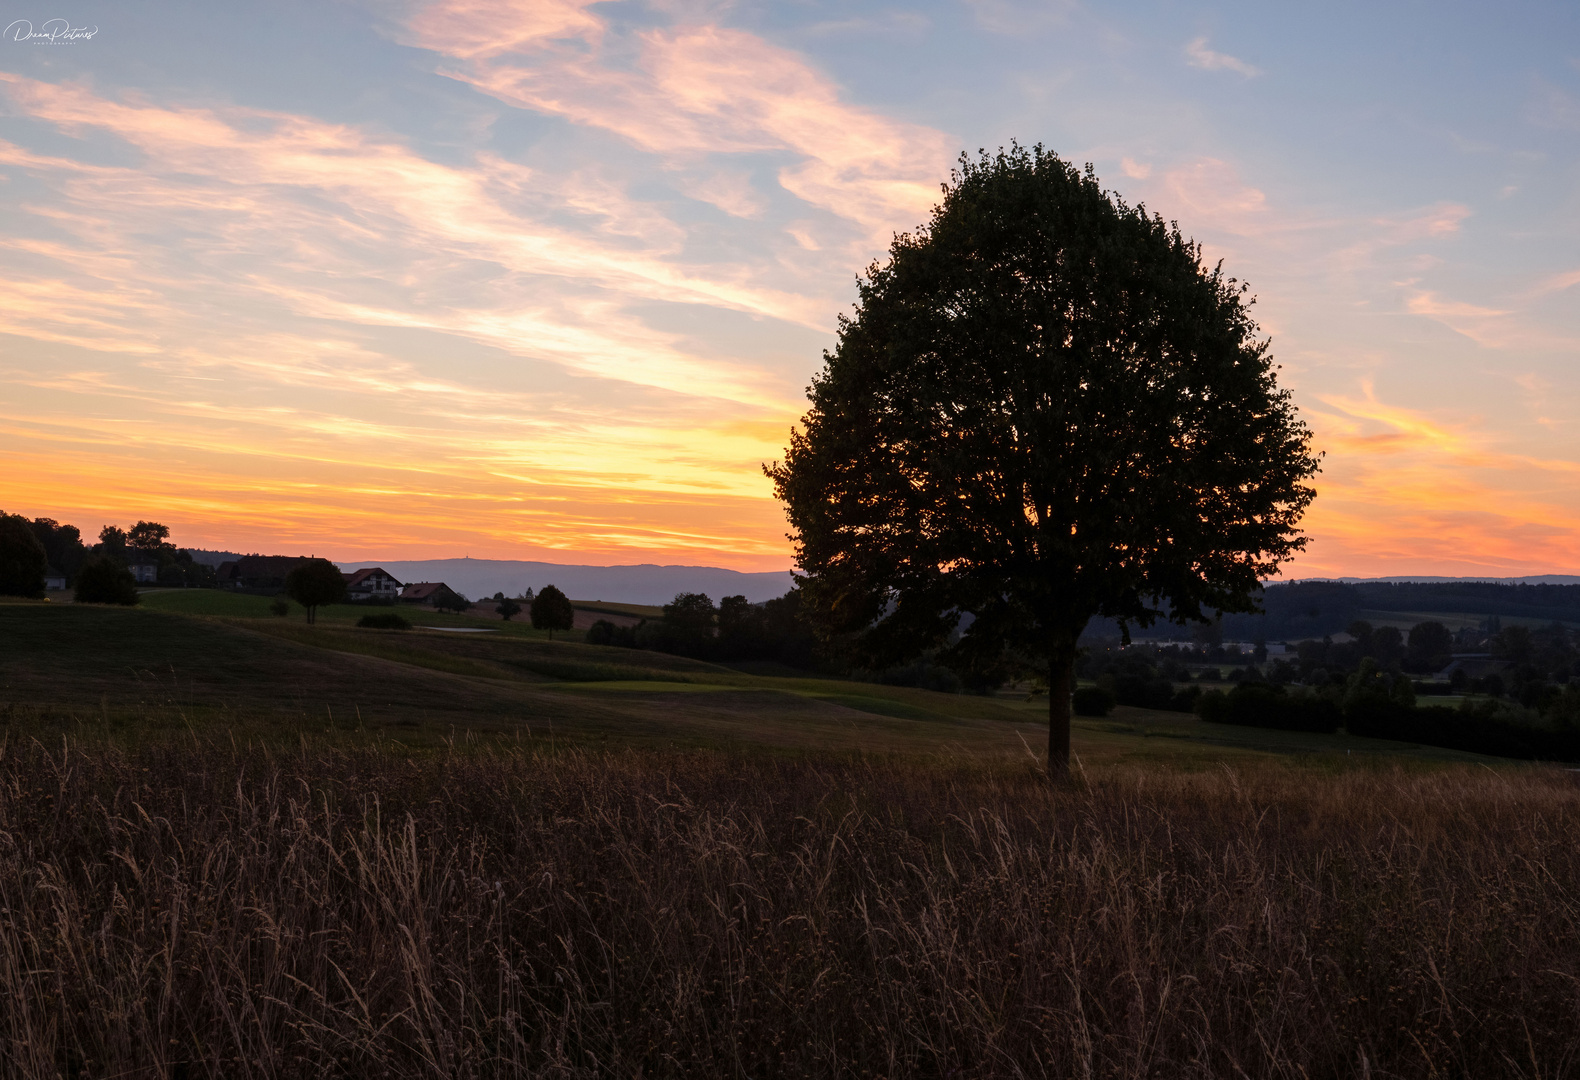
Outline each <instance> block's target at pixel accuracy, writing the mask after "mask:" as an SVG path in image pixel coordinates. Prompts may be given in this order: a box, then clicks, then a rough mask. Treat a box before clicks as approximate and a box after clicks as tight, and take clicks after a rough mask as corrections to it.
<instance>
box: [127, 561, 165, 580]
mask: <svg viewBox="0 0 1580 1080" xmlns="http://www.w3.org/2000/svg"><path fill="white" fill-rule="evenodd" d="M126 568H127V569H128V570H130V571H131V572H132V577H133V578H134V579H136V581H137V583H138V584H139V585H153V584H156V583H158V581H159V560H158V559H155V558H153V557H152V556H149V555H133V556H132V558H131V560H130V561H128V562H127V564H126Z"/></svg>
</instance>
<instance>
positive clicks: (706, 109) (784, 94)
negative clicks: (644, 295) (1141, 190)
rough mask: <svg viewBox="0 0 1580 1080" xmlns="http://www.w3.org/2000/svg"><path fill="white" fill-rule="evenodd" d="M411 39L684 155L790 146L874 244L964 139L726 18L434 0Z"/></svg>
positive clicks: (522, 91)
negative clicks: (684, 20) (485, 37)
mask: <svg viewBox="0 0 1580 1080" xmlns="http://www.w3.org/2000/svg"><path fill="white" fill-rule="evenodd" d="M573 9H574V14H572V10H573ZM479 20H482V21H484V22H486V23H487V24H488V25H493V26H497V27H499V28H500V33H499V38H498V40H497V41H494V42H490V43H489V44H488V45H486V46H480V45H478V44H477V38H476V33H475V30H474V29H473V26H474V24H475V23H477V22H478V21H479ZM406 39H407V40H408V41H409V42H410V43H411V44H414V45H417V46H420V47H422V48H425V49H429V50H431V51H433V52H435V53H437V54H439V55H440V56H443V57H445V58H446V59H447V60H449V61H451V62H452V65H453V62H455V61H459V62H460V63H459V65H454V66H452V65H446V66H441V68H440V70H441V71H442V72H443V73H444V74H447V75H449V76H451V77H452V78H455V79H458V80H460V81H462V82H465V83H467V84H469V85H472V86H474V87H476V88H477V89H478V90H480V91H482V92H483V93H486V94H488V95H490V96H491V97H494V98H496V99H497V100H499V101H502V102H504V103H506V104H509V105H512V106H515V107H517V108H521V109H527V110H531V111H534V112H538V113H544V114H548V115H553V116H561V117H564V118H566V119H567V120H570V121H572V122H574V123H576V124H581V125H586V126H589V127H593V128H598V129H601V130H604V131H608V132H611V133H613V134H615V135H618V136H620V137H621V138H623V139H625V140H627V141H629V142H630V143H631V144H633V145H634V146H636V147H638V148H640V149H641V150H644V151H647V152H649V153H651V154H655V155H657V156H659V157H660V158H661V159H663V160H664V161H665V162H667V163H669V164H670V165H672V166H684V165H687V164H689V163H690V162H692V161H694V160H695V159H696V158H697V157H698V156H701V155H741V154H763V153H789V154H791V155H793V157H794V160H793V161H792V162H790V163H788V164H784V165H782V166H780V167H779V168H778V170H777V178H778V182H779V185H780V186H781V187H782V188H784V189H785V190H786V191H788V192H790V193H791V194H792V195H794V196H796V197H797V198H798V199H801V200H803V201H804V202H806V203H807V204H809V205H811V206H813V207H817V208H819V209H821V210H825V211H828V212H829V213H832V214H834V215H836V216H837V217H839V218H842V219H844V220H845V221H847V222H849V223H852V224H854V225H856V226H857V227H858V235H859V236H860V237H861V239H862V242H863V243H869V242H870V240H871V239H872V238H873V237H877V238H878V239H880V240H885V239H887V237H888V235H889V234H890V233H891V232H893V231H894V230H896V229H904V228H908V227H910V226H912V225H914V224H916V223H917V222H919V221H920V220H921V219H922V218H923V217H924V216H925V215H926V213H927V211H928V210H929V209H930V207H931V206H932V204H933V203H934V202H935V201H936V200H937V198H938V188H937V184H938V180H939V178H940V177H941V176H943V175H946V174H947V171H948V167H949V161H950V157H951V155H952V153H953V152H954V150H955V149H956V148H955V146H954V143H953V142H952V141H951V140H950V139H949V138H948V137H946V136H945V135H944V134H943V133H941V132H939V131H936V130H934V129H931V128H927V127H923V126H921V125H917V124H908V123H903V122H900V121H897V120H894V119H892V118H890V117H886V116H884V115H882V114H880V113H878V112H876V111H874V110H871V109H865V108H861V107H858V106H853V105H850V104H848V103H847V102H845V101H844V100H843V98H842V96H841V94H840V91H839V88H838V87H837V86H835V84H834V83H833V82H832V81H831V80H830V79H829V78H828V77H827V76H825V75H823V74H822V73H820V72H818V71H817V70H815V69H814V68H813V67H812V66H810V65H809V64H808V63H807V62H806V61H805V59H804V58H802V57H801V56H799V55H797V54H796V53H793V52H791V51H789V50H787V49H784V48H781V47H778V46H776V45H773V44H771V43H769V42H767V41H764V40H763V39H762V38H760V37H758V36H756V35H754V34H751V33H748V32H746V31H742V30H737V29H732V28H728V27H723V26H718V25H707V24H705V25H682V26H674V27H664V28H659V29H652V30H647V31H643V32H640V33H638V34H636V35H634V36H632V37H630V38H628V39H622V40H620V41H619V42H613V41H612V40H611V35H610V33H609V28H608V26H607V25H606V24H605V23H604V22H603V21H601V20H599V19H598V18H597V17H595V16H590V15H589V14H588V12H587V10H586V6H583V5H554V6H552V9H551V12H550V13H549V14H548V15H544V14H543V13H539V12H536V11H523V10H521V9H520V8H518V7H517V6H515V5H510V4H506V3H498V4H492V5H485V4H480V3H477V2H474V0H464V2H458V3H454V4H452V3H449V2H445V3H438V4H434V5H431V6H428V7H425V8H423V9H422V10H421V11H420V12H419V13H417V14H416V15H415V16H414V17H412V18H411V19H410V20H409V21H408V23H407V26H406ZM615 44H618V45H619V46H620V47H619V49H615V48H614V47H613V46H614V45H615Z"/></svg>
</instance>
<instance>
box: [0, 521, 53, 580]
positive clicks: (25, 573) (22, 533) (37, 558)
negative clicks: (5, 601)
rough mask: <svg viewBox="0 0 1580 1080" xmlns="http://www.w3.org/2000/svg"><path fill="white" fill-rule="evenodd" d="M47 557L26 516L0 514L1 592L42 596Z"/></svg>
mask: <svg viewBox="0 0 1580 1080" xmlns="http://www.w3.org/2000/svg"><path fill="white" fill-rule="evenodd" d="M48 561H49V560H48V556H47V555H46V554H45V552H44V545H43V544H40V543H39V542H38V537H37V536H35V535H34V533H33V526H32V523H31V522H29V521H28V520H27V518H25V517H19V516H17V515H15V514H0V596H43V595H44V572H45V570H46V569H48V567H47V563H48Z"/></svg>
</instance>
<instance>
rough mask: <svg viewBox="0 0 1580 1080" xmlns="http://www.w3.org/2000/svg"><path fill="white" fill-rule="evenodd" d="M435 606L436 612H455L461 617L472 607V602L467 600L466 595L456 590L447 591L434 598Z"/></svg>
mask: <svg viewBox="0 0 1580 1080" xmlns="http://www.w3.org/2000/svg"><path fill="white" fill-rule="evenodd" d="M433 606H434V608H435V610H438V611H453V612H455V613H456V614H457V615H461V614H464V613H465V612H466V611H467V609H468V608H470V607H471V606H472V601H470V600H468V599H467V597H466V594H465V593H460V592H456V591H455V590H454V589H447V590H446V591H445V592H442V593H440V594H439V595H438V596H436V597H434V601H433Z"/></svg>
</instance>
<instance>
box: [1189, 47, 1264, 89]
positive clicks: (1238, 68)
mask: <svg viewBox="0 0 1580 1080" xmlns="http://www.w3.org/2000/svg"><path fill="white" fill-rule="evenodd" d="M1185 62H1186V63H1188V64H1190V66H1191V67H1193V68H1200V69H1201V70H1203V71H1232V72H1234V73H1235V74H1237V75H1243V76H1245V77H1246V78H1247V79H1250V78H1255V77H1256V76H1257V75H1260V74H1262V69H1261V68H1259V67H1257V66H1256V65H1255V64H1248V63H1246V62H1245V61H1244V60H1241V59H1239V58H1238V57H1234V56H1230V55H1229V54H1228V53H1221V52H1214V51H1213V50H1212V49H1209V48H1208V47H1207V39H1206V37H1199V38H1193V39H1192V40H1190V41H1189V42H1187V43H1186V45H1185Z"/></svg>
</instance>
